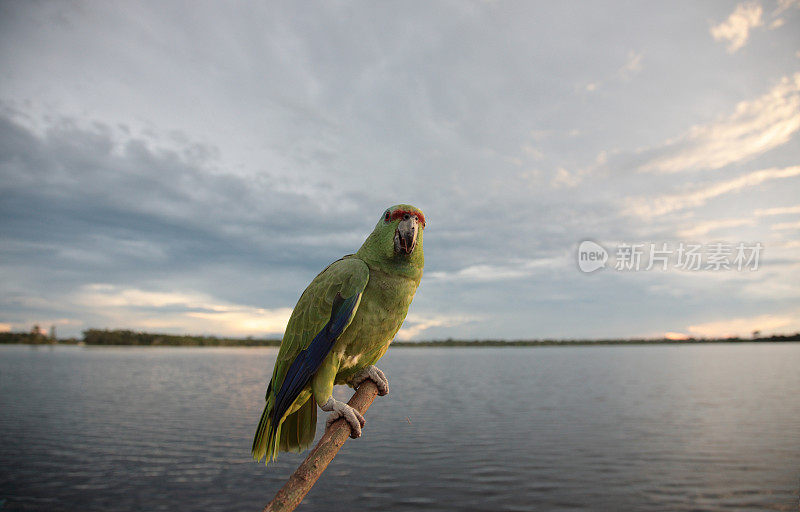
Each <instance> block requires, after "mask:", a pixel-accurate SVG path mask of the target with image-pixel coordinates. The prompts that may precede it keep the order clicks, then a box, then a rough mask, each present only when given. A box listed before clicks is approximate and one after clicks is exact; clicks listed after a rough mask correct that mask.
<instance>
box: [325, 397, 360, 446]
mask: <svg viewBox="0 0 800 512" xmlns="http://www.w3.org/2000/svg"><path fill="white" fill-rule="evenodd" d="M320 408H321V409H322V410H323V411H326V412H330V414H329V415H328V420H327V421H326V422H325V428H326V429H327V428H328V427H330V426H331V424H332V423H333V422H334V421H336V420H338V419H339V418H344V419H345V421H347V424H348V425H350V437H351V438H353V439H356V438H358V437H361V428H362V427H363V426H364V424H365V423H366V420H365V419H364V416H362V415H361V413H360V412H358V411H357V410H355V409H353V408H352V407H350V406H349V405H347V404H346V403H344V402H341V401H339V400H336V399H335V398H333V397H330V398H329V399H328V401H327V402H325V404H323V405H321V406H320ZM331 411H333V412H331Z"/></svg>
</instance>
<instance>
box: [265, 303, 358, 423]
mask: <svg viewBox="0 0 800 512" xmlns="http://www.w3.org/2000/svg"><path fill="white" fill-rule="evenodd" d="M360 298H361V294H360V293H357V294H355V295H353V296H351V297H348V298H346V299H345V298H343V297H342V295H341V294H340V293H337V294H336V297H334V299H333V306H332V307H331V318H330V320H328V323H326V324H325V326H324V327H323V328H322V330H321V331H319V333H317V335H316V336H314V339H313V340H312V341H311V344H309V346H308V347H306V348H305V349H303V350H301V351H300V353H299V354H297V357H296V358H295V360H294V361H292V364H291V365H290V366H289V369H288V370H287V372H286V376H285V377H284V379H283V383H282V384H281V388H280V389H279V390H278V393H277V396H276V397H275V407H274V409H273V411H272V414H273V416H272V424H273V425H278V423H279V421H280V419H281V418H282V417H283V415H284V414H285V413H286V411H288V410H289V407H291V406H292V403H293V402H294V401H295V399H296V398H297V396H298V395H299V394H300V392H301V391H302V390H303V388H304V387H306V385H307V384H308V382H309V381H310V380H311V377H312V376H313V375H314V373H316V371H317V370H318V369H319V367H320V365H322V361H323V360H324V359H325V356H327V355H328V353H329V352H330V351H331V348H333V344H334V343H335V342H336V340H337V339H338V338H339V336H341V334H342V332H344V330H345V328H346V327H347V325H348V323H349V322H350V319H351V318H352V317H353V313H354V312H355V309H356V307H357V306H358V301H359V299H360Z"/></svg>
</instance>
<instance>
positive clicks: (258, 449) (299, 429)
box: [252, 397, 317, 464]
mask: <svg viewBox="0 0 800 512" xmlns="http://www.w3.org/2000/svg"><path fill="white" fill-rule="evenodd" d="M292 408H294V407H292ZM272 413H273V411H272V404H270V403H267V406H266V407H265V408H264V412H263V413H262V414H261V420H260V421H259V422H258V428H257V429H256V436H255V438H254V439H253V448H252V454H253V458H254V459H255V460H258V461H260V460H261V459H263V458H266V461H265V463H266V464H269V463H270V462H272V461H275V460H277V459H278V451H279V450H280V451H283V452H298V453H299V452H302V451H303V450H305V449H306V448H308V447H309V446H311V443H312V442H313V441H314V434H316V430H317V403H316V401H315V400H314V398H313V397H309V398H308V399H307V400H306V401H305V403H303V404H302V405H300V406H299V408H298V409H297V410H296V411H294V412H292V413H291V414H289V415H287V416H284V417H283V418H282V419H281V421H280V423H279V424H278V426H277V428H276V427H275V425H273V422H272Z"/></svg>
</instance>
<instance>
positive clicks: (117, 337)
mask: <svg viewBox="0 0 800 512" xmlns="http://www.w3.org/2000/svg"><path fill="white" fill-rule="evenodd" d="M83 342H84V343H86V344H87V345H153V346H160V345H165V346H197V347H228V346H241V347H267V346H278V345H280V344H281V340H279V339H256V338H218V337H216V336H188V335H183V336H181V335H174V334H153V333H147V332H135V331H127V330H119V329H116V330H107V329H88V330H86V331H83Z"/></svg>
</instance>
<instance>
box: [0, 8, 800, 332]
mask: <svg viewBox="0 0 800 512" xmlns="http://www.w3.org/2000/svg"><path fill="white" fill-rule="evenodd" d="M0 9H2V13H0V66H2V67H3V69H4V70H6V71H7V73H6V75H7V76H6V77H5V79H4V81H3V83H2V85H0V102H2V105H3V108H2V109H0V111H2V116H0V193H1V194H2V195H1V196H0V213H1V214H2V219H3V222H2V225H0V240H1V241H2V247H1V248H0V250H1V251H2V263H0V271H1V272H2V275H3V277H4V284H3V288H2V291H3V296H4V297H5V299H4V302H3V303H2V304H0V312H2V314H3V316H2V317H0V323H7V324H13V325H14V326H17V325H25V324H26V323H30V322H31V321H34V320H35V321H39V322H44V321H49V320H55V319H68V320H71V321H72V320H74V322H75V323H69V324H65V327H64V328H65V329H66V330H67V331H70V330H71V331H72V332H76V331H78V330H80V329H81V328H84V327H87V326H88V325H103V324H108V323H111V322H113V321H115V320H116V318H118V317H115V316H110V313H109V314H106V313H104V312H103V311H102V310H101V309H102V308H99V309H96V310H94V309H92V308H90V307H88V306H86V305H83V306H76V305H74V304H73V305H70V304H71V302H70V301H72V300H73V299H74V298H75V297H84V298H85V296H86V295H87V293H89V291H91V290H90V289H89V288H87V286H90V285H92V284H98V283H100V284H104V285H108V286H110V287H111V288H108V289H104V290H106V291H104V292H103V293H104V294H106V295H109V296H113V297H115V300H117V299H119V301H122V300H123V299H124V298H126V297H127V298H130V297H131V296H135V297H138V298H139V299H141V298H142V297H144V298H145V299H147V300H144V299H142V301H143V302H142V301H140V302H136V301H135V300H134V301H133V302H131V303H130V311H131V312H132V313H131V314H133V313H134V312H135V313H136V314H137V315H138V314H139V313H141V312H142V311H141V308H144V307H145V306H143V305H142V304H149V305H147V306H146V308H149V309H148V310H147V311H148V313H147V314H148V315H151V316H152V318H157V317H159V315H161V316H163V318H164V319H166V320H165V321H164V322H165V323H163V324H159V325H168V326H172V327H171V328H172V329H173V330H180V329H189V330H191V329H211V330H213V325H214V324H213V322H209V323H205V324H185V325H183V324H181V323H180V322H181V321H182V318H183V317H180V316H179V315H178V312H179V311H186V310H187V309H191V308H196V307H200V306H202V307H203V308H206V309H208V306H214V305H223V306H224V307H226V308H232V309H235V310H236V311H237V313H236V314H241V315H253V316H257V315H259V314H262V313H258V312H257V311H255V309H253V308H261V307H263V308H267V310H269V311H267V312H265V313H263V315H264V316H270V315H272V312H274V311H278V310H280V309H281V308H285V307H291V305H292V304H293V302H294V301H295V300H296V298H297V297H298V296H299V293H300V292H301V291H302V288H303V286H305V284H306V283H307V282H308V281H309V280H310V279H311V278H312V277H313V276H314V275H315V274H316V272H317V271H318V270H319V269H321V268H322V267H324V266H325V265H326V264H327V263H329V262H330V261H331V260H333V259H336V258H337V257H339V256H340V255H342V254H346V253H348V252H352V251H353V250H355V249H356V248H357V247H358V246H359V245H360V243H361V241H362V240H363V238H364V237H365V235H366V234H367V232H368V231H369V230H370V229H371V228H372V226H373V225H374V222H375V220H376V219H377V217H378V216H379V215H380V213H381V212H382V211H383V209H384V208H386V206H388V205H390V204H395V203H398V202H411V203H413V204H416V205H418V206H420V207H422V208H423V209H424V210H425V212H426V215H427V217H428V219H429V225H428V229H427V230H426V238H425V249H426V271H427V273H428V275H427V276H426V278H425V279H424V280H423V285H422V288H421V289H420V292H419V295H418V297H417V298H416V299H415V303H414V306H413V307H412V313H413V315H416V317H417V318H418V319H419V321H418V322H417V323H416V325H417V326H422V327H419V328H418V329H417V330H416V331H415V332H416V333H417V337H446V336H450V335H452V336H464V337H531V336H540V335H541V336H556V337H565V336H604V335H617V336H620V335H623V336H625V335H637V334H653V333H659V332H662V331H664V330H677V331H680V330H681V329H686V328H688V326H689V325H690V324H691V325H698V324H702V323H706V322H707V321H711V320H716V319H718V318H719V316H720V315H723V314H726V312H727V314H729V315H731V316H736V317H737V318H738V317H746V316H750V317H755V316H758V315H757V314H756V313H759V314H760V313H763V314H768V313H781V314H783V313H785V309H786V308H787V307H788V308H792V307H796V304H794V303H791V304H788V305H786V304H784V305H783V306H781V305H780V304H777V303H770V302H769V301H766V302H765V301H763V300H762V301H760V302H757V303H756V302H754V301H749V300H747V298H746V297H743V296H742V295H741V294H737V293H736V291H735V290H736V287H737V286H739V285H740V284H741V283H742V281H741V279H744V278H742V277H741V276H729V277H728V278H727V279H726V280H723V282H724V283H725V285H724V286H722V287H720V286H719V285H718V284H717V285H714V286H716V287H717V288H719V290H721V291H719V292H711V291H707V290H705V289H704V288H702V287H700V291H698V289H697V286H694V285H693V284H692V281H691V279H685V278H684V277H685V276H674V275H666V276H653V275H649V274H648V275H644V274H636V275H631V276H620V275H615V274H613V273H606V274H605V275H603V276H592V277H588V276H584V275H582V274H580V273H579V272H577V270H576V268H575V266H574V262H573V260H572V258H574V254H573V251H574V249H575V245H576V244H577V243H578V241H580V240H582V239H584V238H592V239H596V240H600V241H603V242H616V241H633V240H654V241H657V240H677V239H678V238H679V237H680V233H685V232H687V231H688V232H692V231H691V230H692V228H693V226H695V225H704V226H708V227H709V228H708V230H707V231H706V233H705V235H704V236H707V237H708V238H709V239H712V238H713V237H716V236H720V235H722V234H725V236H732V237H735V238H736V239H737V240H739V239H747V240H753V239H759V240H764V241H765V243H769V244H771V246H772V247H776V249H775V251H773V252H772V253H771V254H772V256H771V257H772V258H774V260H775V261H777V260H780V259H786V258H789V259H790V260H791V256H790V255H787V254H786V253H785V251H790V248H783V249H781V247H782V246H781V244H784V243H785V242H786V239H787V236H789V235H787V234H785V233H783V234H782V233H779V231H780V230H770V229H769V226H770V224H769V221H768V220H767V219H765V218H758V219H756V220H754V221H753V222H752V223H750V222H747V223H741V224H737V223H732V222H728V221H726V220H727V219H732V218H744V217H746V216H748V215H751V214H752V211H753V210H754V209H756V208H762V209H763V208H768V207H774V206H784V207H790V206H793V205H794V204H795V203H796V201H795V200H794V199H793V197H794V196H796V191H797V180H796V179H794V178H786V179H785V180H780V181H782V182H783V183H782V184H781V183H777V180H770V181H762V182H760V184H758V186H750V187H749V188H747V189H746V190H744V189H743V191H742V193H741V194H727V195H719V196H715V197H714V198H713V199H711V200H709V201H707V202H705V203H703V204H695V205H692V206H691V207H688V208H681V209H675V210H670V211H668V212H665V213H663V214H662V215H656V216H650V217H649V218H648V217H646V216H638V215H630V214H629V213H630V210H629V208H628V205H629V204H630V202H631V201H634V202H635V201H639V202H641V203H643V204H649V202H650V201H651V200H652V198H654V197H664V196H666V197H673V196H674V197H679V196H681V195H682V194H686V193H689V192H691V191H692V190H695V189H706V188H713V187H715V186H719V184H720V183H726V182H731V181H732V180H736V179H738V178H740V177H743V176H747V175H749V174H752V173H756V172H759V171H761V170H764V169H769V168H787V167H791V166H794V165H797V161H796V155H797V149H798V143H799V142H798V137H797V133H796V130H795V131H792V130H788V131H787V130H783V131H782V134H783V135H782V136H781V137H772V138H770V140H768V141H766V143H764V144H761V143H760V142H759V141H760V140H761V136H762V135H764V136H767V135H769V134H770V133H771V132H770V129H771V128H776V127H778V128H779V126H778V124H780V123H783V124H782V126H784V127H786V126H790V125H791V123H792V122H794V121H793V120H794V119H795V117H796V116H793V114H792V111H791V102H792V101H794V100H795V99H796V91H795V92H792V91H789V92H787V93H786V94H783V96H782V97H781V98H782V99H781V98H779V99H781V101H782V103H780V106H781V108H782V110H780V112H774V111H769V109H768V108H766V107H768V106H769V105H768V103H769V101H768V99H769V98H768V93H769V92H770V91H772V90H774V89H775V87H776V84H779V83H781V82H780V81H781V80H782V79H786V80H791V78H792V77H793V76H794V74H793V73H794V72H795V71H796V68H797V61H796V57H795V55H794V52H795V51H796V46H797V42H798V41H797V37H796V35H795V34H796V33H798V32H797V30H796V29H797V26H798V23H799V22H800V18H798V15H797V13H795V12H794V11H786V12H785V13H783V14H782V17H783V19H784V25H782V26H781V27H778V28H776V29H775V30H770V31H764V32H760V33H759V37H758V38H755V37H754V38H752V40H750V41H748V44H747V45H746V46H744V47H742V48H741V49H739V51H737V52H736V53H735V55H729V54H727V53H726V51H725V48H724V47H723V46H722V45H719V44H716V43H715V42H714V40H713V38H712V37H711V36H710V35H709V21H708V20H724V19H726V18H727V16H728V15H729V14H730V12H731V6H730V5H729V4H727V3H723V2H720V3H702V4H698V3H697V2H686V3H683V4H680V5H674V4H671V5H663V6H653V5H650V6H647V7H644V6H640V5H638V4H625V3H619V4H611V5H606V4H589V5H584V6H582V7H581V9H580V10H576V9H574V7H573V6H570V5H568V4H559V3H543V4H537V3H528V2H519V3H516V2H454V3H448V2H437V3H433V4H431V3H409V4H404V5H403V8H402V9H398V8H397V6H387V5H382V4H374V3H367V2H365V3H349V4H341V3H327V4H323V5H319V6H317V8H316V9H315V10H314V11H312V12H308V10H307V9H306V8H304V7H302V6H299V5H294V4H286V5H282V6H269V7H257V6H248V5H240V6H227V7H226V8H225V9H224V10H221V9H219V6H218V5H217V4H215V3H205V4H204V3H196V2H193V3H192V5H191V8H189V7H187V6H186V5H183V4H181V3H173V4H168V5H162V4H132V5H126V6H124V8H123V7H122V6H120V5H114V4H102V5H98V4H82V3H77V4H75V5H72V4H71V5H69V6H66V5H65V4H59V3H47V2H43V3H35V4H34V3H5V4H3V5H2V7H0ZM601 82H602V87H597V88H596V90H594V91H591V92H589V91H587V90H586V86H587V84H590V83H601ZM765 95H766V96H765ZM740 102H746V104H747V105H748V108H749V109H750V110H748V111H747V112H745V114H746V115H741V116H738V117H737V115H736V108H737V107H736V105H737V103H740ZM762 107H764V108H762ZM772 114H774V115H772ZM748 119H757V120H761V121H763V123H762V124H761V125H759V127H757V128H758V129H753V130H751V131H750V132H748V133H751V134H752V135H753V136H752V137H749V138H748V141H750V142H752V144H751V145H750V148H751V149H750V150H748V151H744V152H741V151H737V150H739V149H741V146H742V144H739V143H738V142H737V141H739V140H740V139H738V138H737V137H736V136H735V133H734V134H733V136H731V137H729V138H728V139H727V140H728V141H729V144H728V146H727V148H728V149H730V151H727V152H726V153H725V155H724V156H725V157H724V158H720V157H719V153H718V152H717V153H716V154H715V153H714V151H712V150H711V149H713V144H712V143H710V142H709V141H711V142H713V140H712V139H713V133H712V132H713V131H714V127H715V126H718V125H720V124H723V125H725V127H727V128H735V127H734V126H733V125H735V124H736V123H737V122H739V121H747V120H748ZM726 120H727V124H725V122H726ZM773 120H776V121H775V122H774V123H773ZM692 126H701V127H706V131H702V130H701V132H702V133H699V134H697V133H695V134H694V135H692V133H693V132H691V127H692ZM733 131H734V132H735V130H733ZM765 134H766V135H765ZM731 141H732V142H731ZM709 148H711V149H709ZM745 149H747V148H745ZM687 152H690V153H691V154H690V155H689V156H690V157H691V158H692V159H693V160H692V161H693V162H700V164H698V165H695V167H699V168H703V169H706V170H705V171H702V172H696V171H694V170H691V169H683V167H681V166H680V165H679V163H680V162H681V161H682V160H681V158H684V159H685V158H686V155H687ZM742 155H744V156H742ZM712 160H713V165H706V164H704V163H703V162H708V161H712ZM664 162H667V163H670V165H671V167H670V169H671V170H676V169H673V168H677V167H680V168H681V170H682V171H683V172H681V173H679V174H678V173H676V174H672V175H664V174H659V173H642V172H638V171H639V170H641V169H643V168H647V167H648V166H650V167H654V166H655V167H658V166H659V165H662V166H663V165H664ZM676 162H678V163H676ZM743 198H744V199H743ZM745 206H746V207H745ZM792 220H793V219H792V218H788V219H782V221H783V222H785V223H788V222H790V221H792ZM715 226H716V228H715ZM724 226H728V228H725V229H729V231H727V232H725V231H720V230H721V229H722V227H724ZM714 229H717V230H716V231H714ZM695 231H696V230H695ZM542 261H546V262H553V263H552V264H551V265H549V266H547V265H544V266H537V265H538V264H533V263H531V262H542ZM476 273H479V274H481V275H480V278H478V279H476V277H475V275H476ZM787 276H788V274H785V275H784V277H785V278H786V279H788V277H787ZM763 279H764V286H765V287H770V286H776V285H775V283H778V282H779V281H780V279H779V278H775V277H774V276H772V277H770V278H769V279H768V278H767V277H764V278H763ZM696 282H697V283H707V282H708V281H705V280H703V279H701V278H697V280H696ZM671 286H672V287H674V288H676V289H678V291H680V290H691V291H692V294H687V295H686V296H682V298H681V301H682V303H681V304H679V305H678V304H676V303H675V298H674V296H673V295H670V294H669V293H664V290H669V289H670V287H671ZM726 287H727V288H726ZM126 293H127V295H126ZM158 293H172V294H176V295H175V297H173V299H174V300H173V302H170V303H169V305H164V304H163V303H162V302H161V301H160V299H159V297H161V296H160V295H153V294H158ZM81 294H82V295H81ZM104 296H105V295H104ZM622 296H624V297H625V300H624V301H623V303H622V304H620V303H619V302H618V299H619V298H620V297H622ZM139 299H136V300H139ZM151 299H152V300H153V301H155V302H153V303H154V304H157V305H152V304H151V302H148V300H151ZM709 303H714V304H724V305H725V306H726V307H727V309H724V308H722V307H720V308H717V307H716V306H713V307H712V306H710V305H709ZM136 304H138V305H136ZM198 305H200V306H198ZM136 308H139V309H136ZM781 308H783V309H781ZM90 309H91V310H90ZM134 310H135V311H134ZM118 313H119V312H118ZM750 313H752V314H750ZM176 315H177V316H176ZM715 315H716V316H715ZM135 318H136V319H137V320H136V321H140V322H143V321H145V320H147V319H148V318H150V317H148V318H144V317H140V316H136V317H135ZM235 318H239V317H234V316H229V317H226V320H225V322H227V323H225V324H224V325H229V324H230V325H232V322H234V320H235ZM276 318H277V317H276ZM412 324H413V322H412ZM139 325H143V324H139ZM220 325H223V323H220ZM412 327H413V326H412ZM423 327H424V328H423ZM259 328H263V326H261V327H259ZM221 329H222V327H221ZM258 332H261V331H257V332H254V334H258Z"/></svg>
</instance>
